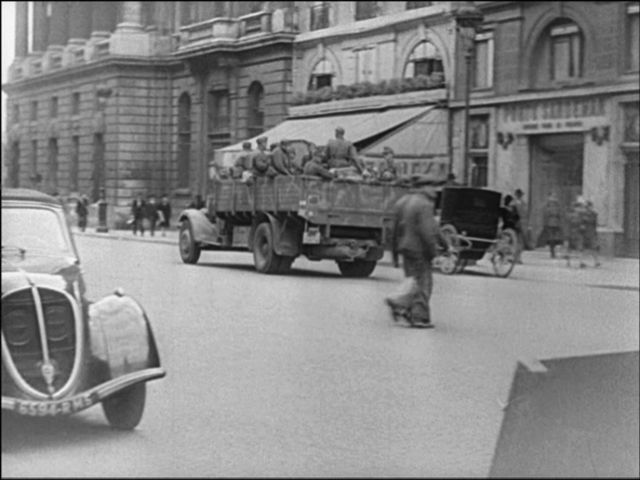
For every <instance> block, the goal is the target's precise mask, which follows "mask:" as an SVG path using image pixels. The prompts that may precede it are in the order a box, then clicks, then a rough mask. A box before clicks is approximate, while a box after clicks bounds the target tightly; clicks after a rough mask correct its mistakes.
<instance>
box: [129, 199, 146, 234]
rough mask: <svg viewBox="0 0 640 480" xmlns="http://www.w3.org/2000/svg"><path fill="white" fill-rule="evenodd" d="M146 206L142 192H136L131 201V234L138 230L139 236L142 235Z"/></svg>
mask: <svg viewBox="0 0 640 480" xmlns="http://www.w3.org/2000/svg"><path fill="white" fill-rule="evenodd" d="M145 208H146V203H145V201H144V200H143V199H142V194H141V193H138V195H137V197H136V198H135V199H134V200H133V202H132V203H131V218H132V222H131V224H132V227H133V234H134V235H137V234H138V230H140V236H142V237H144V222H143V220H144V211H145Z"/></svg>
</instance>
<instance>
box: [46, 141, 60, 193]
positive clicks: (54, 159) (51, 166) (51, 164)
mask: <svg viewBox="0 0 640 480" xmlns="http://www.w3.org/2000/svg"><path fill="white" fill-rule="evenodd" d="M46 185H47V189H48V192H49V193H56V192H57V191H58V139H56V138H50V139H49V158H48V161H47V183H46Z"/></svg>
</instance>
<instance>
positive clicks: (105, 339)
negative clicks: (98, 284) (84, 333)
mask: <svg viewBox="0 0 640 480" xmlns="http://www.w3.org/2000/svg"><path fill="white" fill-rule="evenodd" d="M89 336H90V341H91V353H92V355H93V356H94V357H95V358H97V359H98V360H100V361H101V362H102V363H103V364H105V365H106V366H107V367H108V373H109V379H110V380H112V379H115V378H117V377H120V376H123V375H126V374H129V373H132V372H137V371H140V370H145V369H148V368H157V367H160V359H159V356H158V349H157V347H156V342H155V339H154V338H153V332H152V330H151V325H150V324H149V320H148V318H147V315H146V313H145V312H144V310H143V309H142V307H141V306H140V304H139V303H138V302H136V301H135V300H134V299H133V298H131V297H129V296H126V295H122V294H120V293H115V294H113V295H108V296H106V297H104V298H102V299H101V300H99V301H98V302H95V303H92V304H91V305H89Z"/></svg>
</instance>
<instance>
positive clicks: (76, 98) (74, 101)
mask: <svg viewBox="0 0 640 480" xmlns="http://www.w3.org/2000/svg"><path fill="white" fill-rule="evenodd" d="M79 113H80V93H79V92H75V93H74V94H73V95H72V97H71V114H72V115H78V114H79Z"/></svg>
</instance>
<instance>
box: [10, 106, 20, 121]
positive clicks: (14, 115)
mask: <svg viewBox="0 0 640 480" xmlns="http://www.w3.org/2000/svg"><path fill="white" fill-rule="evenodd" d="M12 112H13V113H12V116H11V121H12V122H13V123H20V105H18V104H17V103H14V104H13V107H12Z"/></svg>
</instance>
